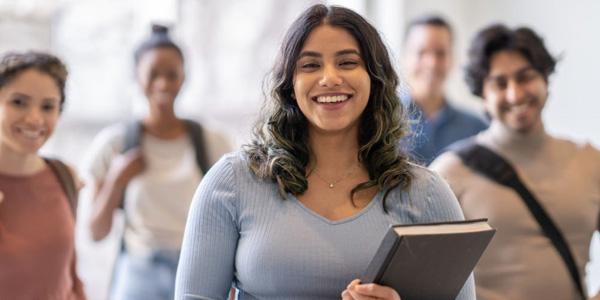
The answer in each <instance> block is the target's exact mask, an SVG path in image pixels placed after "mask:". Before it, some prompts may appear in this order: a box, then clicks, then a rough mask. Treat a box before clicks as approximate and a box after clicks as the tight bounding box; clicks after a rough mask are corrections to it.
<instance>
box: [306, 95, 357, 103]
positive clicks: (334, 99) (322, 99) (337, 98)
mask: <svg viewBox="0 0 600 300" xmlns="http://www.w3.org/2000/svg"><path fill="white" fill-rule="evenodd" d="M351 98H352V95H332V96H315V97H313V98H312V100H313V101H315V102H317V103H321V104H330V103H341V102H344V101H348V100H350V99H351Z"/></svg>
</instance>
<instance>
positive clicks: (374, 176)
mask: <svg viewBox="0 0 600 300" xmlns="http://www.w3.org/2000/svg"><path fill="white" fill-rule="evenodd" d="M272 84H273V88H272V90H271V93H270V95H271V96H270V97H269V99H268V100H269V101H270V103H269V105H268V106H267V107H268V108H269V110H268V111H267V112H266V113H265V116H264V119H263V120H262V122H261V123H260V124H259V125H258V127H257V130H256V134H255V136H254V140H253V142H252V143H251V144H250V145H248V146H247V147H246V148H245V149H244V150H243V151H240V152H238V153H234V154H231V155H228V156H226V157H225V158H223V159H222V160H221V161H220V162H219V163H217V164H216V165H215V166H214V167H213V168H212V169H211V172H210V173H209V174H208V175H207V176H206V178H205V179H204V180H203V182H202V184H201V185H200V188H199V190H198V192H197V193H196V194H195V196H194V200H193V202H192V208H191V210H190V215H189V218H188V223H187V228H186V232H185V237H184V242H183V248H182V254H181V260H180V264H179V270H178V274H177V285H176V286H177V287H176V293H175V299H223V298H225V296H226V294H227V292H228V290H229V288H230V287H231V286H232V284H233V285H234V286H235V287H236V288H237V289H238V297H239V298H241V299H340V298H343V299H355V300H360V299H399V298H400V296H402V295H398V294H397V293H396V292H395V291H394V290H393V289H391V288H389V287H385V286H380V285H376V284H362V283H361V282H359V281H358V280H357V279H356V278H358V277H359V276H360V275H361V274H362V272H364V271H365V270H366V268H367V265H368V263H369V262H370V260H371V258H372V257H373V255H374V254H375V251H376V250H377V247H378V246H379V243H380V241H381V239H382V238H383V235H384V234H385V232H386V230H387V229H388V227H389V225H390V224H393V223H419V222H436V221H449V220H460V219H462V218H463V216H462V213H461V211H460V208H459V206H458V202H457V201H456V199H455V197H454V196H453V194H452V192H451V191H450V189H449V188H448V186H447V185H446V184H445V183H444V182H443V181H442V180H441V179H440V178H439V177H438V176H437V175H435V174H434V173H432V172H430V171H428V170H427V169H425V168H422V167H418V166H415V165H413V164H410V163H408V161H407V158H406V154H405V153H402V152H401V151H400V149H399V139H400V138H401V137H402V136H404V134H405V130H406V125H405V123H404V120H403V119H402V116H403V112H402V108H401V106H400V103H399V99H398V96H397V95H396V93H395V92H396V87H397V84H398V77H397V75H396V73H395V71H394V70H393V68H392V64H391V62H390V58H389V55H388V52H387V49H386V48H385V46H384V44H383V42H382V41H381V39H380V37H379V34H378V33H377V31H376V29H375V28H373V27H372V26H371V25H370V24H369V23H368V22H367V21H366V20H365V19H364V18H362V17H361V16H360V15H358V14H356V13H355V12H353V11H351V10H349V9H346V8H342V7H335V6H333V7H327V6H324V5H315V6H312V7H310V8H309V9H308V10H306V11H305V12H304V13H303V14H302V15H300V17H299V18H298V19H297V20H296V21H295V22H294V23H293V24H292V26H291V28H290V29H289V31H288V33H287V35H286V37H285V39H284V42H283V44H282V46H281V52H280V56H279V59H278V60H277V63H276V65H275V68H274V72H273V79H272ZM459 299H474V288H473V281H472V280H471V279H470V280H469V281H467V283H466V284H465V287H464V288H463V290H462V291H461V294H460V296H459Z"/></svg>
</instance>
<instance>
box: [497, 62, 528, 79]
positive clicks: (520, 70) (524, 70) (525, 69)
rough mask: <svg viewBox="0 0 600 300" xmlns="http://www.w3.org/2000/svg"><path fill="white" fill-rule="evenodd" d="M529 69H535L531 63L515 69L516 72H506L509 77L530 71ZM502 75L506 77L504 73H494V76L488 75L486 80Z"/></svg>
mask: <svg viewBox="0 0 600 300" xmlns="http://www.w3.org/2000/svg"><path fill="white" fill-rule="evenodd" d="M530 70H533V71H537V70H536V69H535V68H534V67H533V66H532V65H528V66H525V67H523V68H521V69H519V70H517V71H516V72H514V73H512V74H508V76H509V77H511V76H515V75H517V74H521V73H524V72H527V71H530ZM502 77H506V76H505V75H504V74H502V75H496V76H488V77H487V79H486V80H496V79H498V78H502Z"/></svg>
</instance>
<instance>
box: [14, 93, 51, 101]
mask: <svg viewBox="0 0 600 300" xmlns="http://www.w3.org/2000/svg"><path fill="white" fill-rule="evenodd" d="M11 96H12V97H15V96H18V97H20V98H25V100H30V99H31V96H29V95H27V94H23V93H20V92H14V93H12V95H11ZM42 100H44V101H60V99H58V98H55V97H46V98H44V99H42Z"/></svg>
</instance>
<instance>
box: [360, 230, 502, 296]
mask: <svg viewBox="0 0 600 300" xmlns="http://www.w3.org/2000/svg"><path fill="white" fill-rule="evenodd" d="M494 233H495V229H493V228H492V227H490V226H489V224H488V223H487V220H486V219H478V220H470V221H457V222H446V223H430V224H412V225H393V226H391V227H390V229H389V230H388V232H387V233H386V235H385V236H384V238H383V240H382V242H381V244H380V246H379V248H378V250H377V252H376V253H375V256H374V257H373V259H372V260H371V263H370V264H369V266H368V268H367V270H366V271H365V273H364V276H363V277H362V278H361V281H362V282H363V283H371V282H374V283H377V284H381V285H385V286H389V287H391V288H393V289H395V290H396V291H397V292H398V294H400V297H401V298H402V300H416V299H420V300H427V299H435V300H445V299H448V300H450V299H455V298H456V296H457V295H458V293H459V292H460V290H461V288H462V287H463V285H464V284H465V282H466V280H467V278H468V277H469V275H470V274H471V272H472V271H473V269H474V268H475V265H476V264H477V262H478V261H479V258H480V257H481V255H482V254H483V252H484V251H485V248H486V247H487V245H488V244H489V243H490V241H491V239H492V237H493V236H494Z"/></svg>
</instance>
